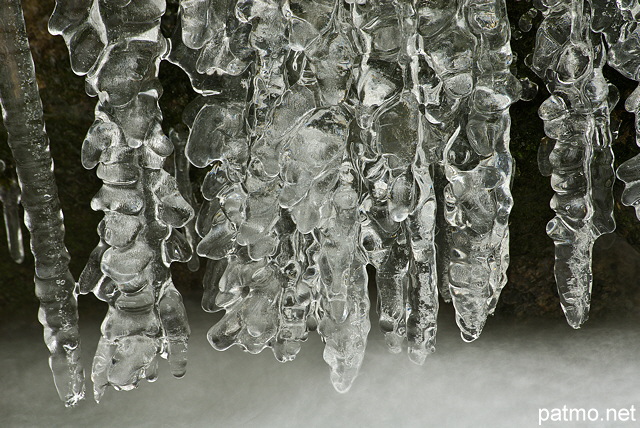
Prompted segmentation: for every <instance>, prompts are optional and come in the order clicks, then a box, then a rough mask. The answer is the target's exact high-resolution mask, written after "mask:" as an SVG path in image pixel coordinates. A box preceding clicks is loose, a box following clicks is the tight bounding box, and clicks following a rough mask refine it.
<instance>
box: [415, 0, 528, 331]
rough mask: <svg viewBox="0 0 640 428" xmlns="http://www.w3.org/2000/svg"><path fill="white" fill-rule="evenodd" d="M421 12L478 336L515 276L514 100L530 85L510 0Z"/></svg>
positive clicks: (464, 289) (468, 306) (433, 109)
mask: <svg viewBox="0 0 640 428" xmlns="http://www.w3.org/2000/svg"><path fill="white" fill-rule="evenodd" d="M418 14H419V25H418V31H419V33H420V35H421V36H422V39H421V42H422V44H421V49H422V50H423V52H424V54H425V57H426V62H427V64H428V65H429V67H430V68H431V69H432V70H433V72H432V73H434V74H435V76H430V75H429V73H425V75H424V83H423V84H422V90H423V91H424V94H425V95H424V97H425V104H426V105H425V112H426V117H427V119H428V120H429V123H430V125H431V126H430V130H431V134H432V135H433V138H434V139H435V140H436V141H437V142H438V145H436V146H435V148H434V150H435V152H436V153H438V152H439V151H440V150H441V151H442V160H441V162H442V165H443V167H444V173H445V176H446V179H447V181H448V184H447V185H446V186H445V189H444V199H445V201H444V202H445V207H444V208H445V213H444V215H445V219H446V221H447V223H448V224H449V225H450V226H451V228H452V229H451V235H450V238H449V239H448V241H449V244H450V245H451V248H450V260H449V264H448V280H449V289H450V293H451V296H452V300H453V304H454V307H455V309H456V318H457V323H458V326H459V327H460V330H461V333H462V337H463V339H465V340H467V341H471V340H475V339H476V338H477V337H478V336H479V335H480V333H481V331H482V328H483V326H484V324H485V322H486V318H487V316H488V315H489V314H491V313H493V311H494V309H495V305H496V302H497V300H498V297H499V295H500V292H501V290H502V288H503V287H504V285H505V283H506V280H507V278H506V269H507V266H508V263H509V228H508V218H509V213H510V211H511V207H512V205H513V199H512V197H511V191H510V186H511V176H512V170H513V160H512V157H511V155H510V153H509V129H510V117H509V112H508V109H509V106H510V105H511V104H512V103H514V102H515V101H517V100H518V99H519V97H520V90H521V89H520V84H519V82H518V80H517V79H516V78H515V76H513V75H512V74H511V73H510V71H509V66H510V64H511V61H512V56H511V49H510V46H509V40H510V31H509V23H508V20H507V15H506V7H505V4H504V2H503V1H500V0H498V1H465V2H463V4H462V7H461V8H459V7H458V5H457V4H456V2H451V3H448V4H446V5H445V4H437V5H423V6H422V7H419V8H418ZM425 71H426V72H428V71H429V70H428V69H425ZM438 146H440V147H438ZM440 250H442V249H440Z"/></svg>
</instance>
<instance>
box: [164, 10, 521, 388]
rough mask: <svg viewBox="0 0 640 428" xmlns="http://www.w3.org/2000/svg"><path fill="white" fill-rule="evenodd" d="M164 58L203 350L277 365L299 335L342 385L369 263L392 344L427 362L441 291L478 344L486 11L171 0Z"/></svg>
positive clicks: (495, 65)
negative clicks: (190, 193)
mask: <svg viewBox="0 0 640 428" xmlns="http://www.w3.org/2000/svg"><path fill="white" fill-rule="evenodd" d="M169 60H170V61H172V62H174V63H176V64H177V65H179V66H180V67H182V68H183V69H184V70H185V72H186V73H187V74H188V75H189V78H190V79H191V82H192V85H193V87H194V89H195V90H196V91H197V92H198V93H199V94H201V96H200V97H199V98H197V99H196V100H194V101H193V102H192V104H191V105H190V106H189V107H188V108H187V110H186V111H185V123H186V124H187V125H188V126H189V128H190V135H189V139H188V143H187V146H186V148H185V153H186V156H187V158H188V159H189V160H190V161H191V163H192V164H193V165H194V166H196V167H200V168H202V167H207V166H210V167H211V170H210V172H209V173H208V174H207V176H206V178H205V179H204V182H203V184H202V193H203V196H204V198H205V202H204V204H203V206H202V208H201V209H200V212H199V214H198V219H197V222H196V231H197V232H198V234H199V235H200V236H201V238H202V240H201V241H200V243H199V244H198V247H197V252H198V254H199V255H201V256H203V257H206V258H208V259H209V261H208V263H207V272H206V275H205V284H204V289H205V293H204V297H203V302H202V305H203V308H204V309H205V310H209V311H216V310H219V309H224V310H225V311H226V313H225V315H224V317H223V318H222V320H221V321H220V322H219V323H218V324H216V325H215V326H214V327H213V328H212V329H211V330H210V331H209V335H208V336H209V340H210V342H211V344H212V345H213V347H214V348H216V349H226V348H228V347H229V346H232V345H238V346H240V347H242V348H243V349H245V350H247V351H249V352H260V351H261V350H263V349H264V348H265V347H271V348H272V350H273V352H274V354H275V356H276V358H278V359H279V360H280V361H288V360H291V359H293V358H294V357H295V356H296V354H297V353H298V352H299V350H300V345H301V342H302V341H304V340H305V339H306V337H307V335H308V331H309V330H310V329H313V328H316V326H317V330H318V332H319V333H320V335H321V336H322V338H323V340H324V341H325V344H326V346H325V353H324V357H325V360H326V361H327V363H328V364H329V365H330V366H331V378H332V381H333V384H334V386H335V387H336V389H337V390H339V391H346V390H347V389H348V388H349V387H350V385H351V383H352V381H353V379H354V377H355V376H356V374H357V371H358V367H359V366H360V364H361V363H362V359H363V355H364V348H365V346H366V337H367V334H368V331H369V328H370V326H369V321H368V309H369V302H368V296H367V286H366V284H367V273H366V270H365V267H366V265H367V264H372V265H373V266H374V267H375V268H376V283H377V285H378V290H379V293H378V294H379V302H378V306H379V311H380V326H381V328H382V329H383V331H384V333H385V337H386V340H387V343H388V345H389V348H390V350H391V351H393V352H399V351H400V350H401V349H402V346H403V342H404V341H405V339H406V341H407V343H408V345H407V347H408V352H409V356H410V358H411V359H412V360H413V361H414V362H416V363H419V364H421V363H422V362H423V361H424V360H425V358H426V356H427V355H428V354H429V353H431V352H433V351H434V349H435V335H436V317H437V311H438V294H439V291H438V288H439V287H440V292H441V293H442V294H443V295H444V296H445V298H446V299H448V300H453V303H454V306H455V307H456V311H457V314H458V324H459V325H460V328H461V330H462V333H463V337H464V338H465V339H466V340H473V339H475V338H477V337H478V335H479V334H480V332H481V330H482V327H483V326H484V323H485V321H486V318H487V316H488V315H489V314H490V313H492V312H493V310H494V308H495V303H496V301H497V299H498V296H499V294H500V291H501V289H502V287H503V286H504V284H505V282H506V267H507V265H508V236H509V235H508V226H507V224H508V222H507V220H508V215H509V212H510V209H511V206H512V198H511V195H510V189H509V187H510V184H511V172H512V167H513V166H512V160H511V156H510V155H509V151H508V142H509V137H508V136H509V124H510V121H509V115H508V108H509V105H510V104H511V103H513V102H515V101H516V100H517V99H518V98H519V96H520V85H519V82H518V80H517V79H516V78H515V77H514V76H513V75H512V74H511V73H510V72H509V66H510V63H511V51H510V47H509V27H508V22H507V18H506V9H505V5H504V2H501V1H497V2H493V1H491V2H466V3H464V4H462V3H460V4H459V3H457V2H452V3H449V2H435V3H433V2H413V1H394V2H388V1H368V2H343V1H337V0H323V1H312V2H309V1H275V0H256V1H241V2H236V1H224V2H214V1H195V2H193V1H182V2H181V4H180V31H178V32H177V33H176V35H175V36H174V37H173V38H172V49H171V53H170V54H169ZM438 174H439V177H440V180H439V181H438V180H434V176H436V175H438ZM434 181H436V182H437V183H439V184H440V186H439V189H438V186H437V185H434ZM438 191H439V192H440V194H441V195H444V197H443V198H441V199H444V202H442V203H441V205H440V208H438V206H437V205H438V202H437V198H436V194H437V192H438ZM438 209H440V210H441V211H443V213H441V214H440V218H441V225H446V227H444V228H443V230H442V231H441V235H442V239H441V241H442V243H443V247H444V248H442V249H441V252H443V253H450V254H451V255H450V256H443V257H441V260H440V264H441V265H443V266H444V272H445V275H443V278H442V280H441V281H440V284H439V281H438V276H437V270H438V269H437V264H438V263H437V260H436V218H437V212H438ZM445 219H446V223H445ZM448 246H451V249H450V250H449V249H448V248H447V247H448ZM447 273H448V274H447Z"/></svg>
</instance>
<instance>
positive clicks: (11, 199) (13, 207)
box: [0, 160, 24, 263]
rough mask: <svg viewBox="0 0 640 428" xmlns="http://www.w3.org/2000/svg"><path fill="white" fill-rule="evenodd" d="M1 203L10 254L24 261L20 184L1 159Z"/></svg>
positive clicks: (19, 261) (17, 260) (16, 259)
mask: <svg viewBox="0 0 640 428" xmlns="http://www.w3.org/2000/svg"><path fill="white" fill-rule="evenodd" d="M0 203H1V204H2V214H3V217H4V230H5V233H6V234H7V247H8V248H9V254H10V255H11V258H12V259H13V261H14V262H16V263H22V262H23V261H24V245H23V242H22V220H21V219H20V185H19V184H18V182H17V181H16V180H15V179H14V178H13V177H11V175H10V174H9V171H8V169H7V166H6V164H5V162H4V161H2V160H0Z"/></svg>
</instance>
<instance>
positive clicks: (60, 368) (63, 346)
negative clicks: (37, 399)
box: [0, 0, 84, 406]
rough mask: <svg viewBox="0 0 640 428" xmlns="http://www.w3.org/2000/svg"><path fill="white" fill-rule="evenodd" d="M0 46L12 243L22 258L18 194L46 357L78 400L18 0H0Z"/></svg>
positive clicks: (54, 208)
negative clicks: (11, 168)
mask: <svg viewBox="0 0 640 428" xmlns="http://www.w3.org/2000/svg"><path fill="white" fill-rule="evenodd" d="M0 46H2V48H1V49H0V106H1V107H2V115H3V121H4V126H5V127H6V129H7V133H8V143H9V147H10V148H11V153H12V154H13V159H14V161H15V165H16V173H17V176H18V182H19V183H20V190H21V195H19V194H18V193H17V189H16V187H15V183H11V182H9V183H8V184H7V185H6V186H7V187H5V186H4V184H3V187H2V188H1V189H2V190H0V199H2V203H3V205H4V213H5V225H6V227H7V231H8V233H7V235H8V236H9V245H10V247H11V250H12V251H11V253H12V255H13V257H14V259H16V260H17V261H20V260H22V256H23V254H22V243H21V242H20V241H21V240H22V237H21V235H20V223H19V222H18V221H17V220H16V217H17V215H18V207H17V202H18V200H20V199H21V202H22V206H23V207H24V222H25V224H26V226H27V229H29V233H30V235H31V252H32V253H33V258H34V260H35V289H36V295H37V297H38V299H39V300H40V310H39V312H38V319H39V320H40V322H41V323H42V325H43V327H44V339H45V343H46V344H47V347H48V348H49V352H50V354H51V355H50V357H49V365H50V367H51V371H52V372H53V377H54V381H55V384H56V388H57V390H58V394H59V395H60V398H61V399H62V400H63V401H64V403H65V405H67V406H73V405H75V404H76V403H77V402H78V401H79V400H81V399H82V398H83V397H84V370H83V368H82V364H81V362H80V336H79V331H78V310H77V309H78V307H77V291H76V282H75V280H74V279H73V277H72V276H71V273H70V272H69V259H70V257H69V253H68V252H67V249H66V247H65V244H64V232H65V230H64V224H63V217H62V210H61V209H60V202H59V200H58V189H57V187H56V183H55V177H54V175H53V161H52V159H51V153H50V151H49V137H48V136H47V133H46V131H45V125H44V118H43V111H42V101H41V99H40V93H39V91H38V85H37V83H36V74H35V68H34V64H33V58H32V56H31V51H30V50H29V42H28V39H27V32H26V28H25V24H24V18H23V15H22V7H21V5H20V1H19V0H1V1H0ZM2 164H3V167H4V162H3V163H2ZM3 169H4V168H3Z"/></svg>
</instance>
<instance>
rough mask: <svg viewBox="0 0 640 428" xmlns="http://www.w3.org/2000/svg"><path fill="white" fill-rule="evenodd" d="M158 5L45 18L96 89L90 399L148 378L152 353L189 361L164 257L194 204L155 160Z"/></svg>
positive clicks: (87, 149) (76, 9) (72, 10)
mask: <svg viewBox="0 0 640 428" xmlns="http://www.w3.org/2000/svg"><path fill="white" fill-rule="evenodd" d="M164 12H165V3H164V1H162V0H144V1H136V2H129V1H111V2H106V1H101V0H93V1H85V0H58V1H57V2H56V9H55V10H54V13H53V15H52V17H51V20H50V22H49V28H50V31H51V32H52V33H53V34H61V35H62V36H63V37H64V38H65V41H66V42H67V45H68V47H69V52H70V56H71V65H72V68H73V70H74V71H75V72H76V73H77V74H80V75H86V83H87V91H88V93H89V94H90V95H97V96H98V98H99V102H98V105H97V107H96V120H95V122H94V124H93V125H92V127H91V128H90V129H89V132H88V133H87V137H86V139H85V141H84V144H83V147H82V161H83V165H84V166H85V167H86V168H95V167H97V175H98V177H100V178H101V179H102V181H103V183H104V184H103V186H102V188H101V189H100V191H99V192H98V193H97V194H96V196H95V197H94V198H93V201H92V203H91V206H92V208H93V209H95V210H102V211H104V213H105V217H104V219H103V220H102V221H101V222H100V225H99V226H98V234H99V235H100V243H99V244H98V246H97V247H96V249H95V250H94V251H93V253H92V254H91V256H90V259H89V262H88V264H87V266H86V268H85V269H84V271H83V273H82V275H81V277H80V281H79V285H80V292H81V293H88V292H93V293H94V294H95V295H96V296H97V297H98V298H99V299H101V300H104V301H106V302H108V303H109V311H108V313H107V316H106V318H105V320H104V322H103V324H102V338H101V339H100V343H99V344H98V349H97V351H96V355H95V358H94V362H93V370H92V379H93V383H94V396H95V399H96V401H98V400H99V399H100V397H101V396H102V394H103V393H104V390H105V388H106V387H107V386H108V385H112V386H113V387H114V388H116V389H124V390H127V389H131V388H134V387H135V386H137V384H138V382H139V381H140V380H141V379H145V378H146V379H148V380H149V381H153V380H155V379H156V377H157V357H158V356H162V357H164V358H168V359H169V363H170V366H171V371H172V373H173V375H174V376H177V377H180V376H182V375H184V373H185V369H186V349H187V339H188V336H189V326H188V324H187V318H186V314H185V310H184V307H183V305H182V299H181V297H180V294H179V293H178V292H177V290H176V289H175V287H174V286H173V283H172V281H171V274H170V271H169V265H170V263H171V262H173V261H187V260H189V258H190V257H191V251H190V247H189V244H188V242H187V241H186V239H185V237H184V236H183V235H182V234H181V233H180V232H178V231H177V230H176V228H180V227H182V226H184V225H185V224H187V223H188V222H189V220H190V219H191V217H192V216H193V210H192V208H191V207H190V206H189V204H188V203H187V202H186V201H185V200H184V199H183V198H182V196H181V195H180V193H179V191H178V188H177V184H176V181H175V179H174V178H173V177H172V176H170V175H169V174H168V173H167V172H166V171H164V170H163V169H162V167H163V164H164V160H165V158H166V157H167V156H169V155H170V154H171V152H172V150H173V146H172V144H171V142H170V140H169V139H168V138H167V137H166V136H165V135H164V134H163V133H162V128H161V126H160V123H161V121H162V114H161V112H160V109H159V107H158V98H159V97H160V95H161V93H162V89H161V87H160V84H159V81H158V79H157V73H158V65H159V62H160V58H161V56H162V55H163V54H164V53H165V52H166V49H167V43H166V41H165V39H164V38H163V37H162V35H161V34H160V18H161V17H162V15H163V14H164Z"/></svg>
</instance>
